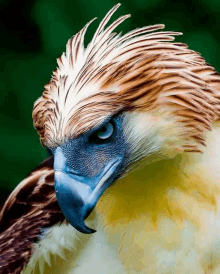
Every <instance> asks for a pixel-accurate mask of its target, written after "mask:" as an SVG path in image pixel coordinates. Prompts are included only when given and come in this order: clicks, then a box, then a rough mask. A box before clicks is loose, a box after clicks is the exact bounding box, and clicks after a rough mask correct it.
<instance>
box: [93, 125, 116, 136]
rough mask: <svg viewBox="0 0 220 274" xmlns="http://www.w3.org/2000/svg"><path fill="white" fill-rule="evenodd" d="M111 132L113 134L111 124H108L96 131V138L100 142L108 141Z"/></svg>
mask: <svg viewBox="0 0 220 274" xmlns="http://www.w3.org/2000/svg"><path fill="white" fill-rule="evenodd" d="M113 132H114V126H113V124H112V123H111V122H108V123H107V124H106V125H104V126H103V127H102V128H100V129H99V130H98V131H96V136H97V137H98V138H99V139H101V140H105V139H108V138H109V137H110V136H111V135H112V134H113Z"/></svg>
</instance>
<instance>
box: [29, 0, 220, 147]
mask: <svg viewBox="0 0 220 274" xmlns="http://www.w3.org/2000/svg"><path fill="white" fill-rule="evenodd" d="M119 6H120V5H119V4H118V5H116V6H115V7H113V8H112V9H111V10H110V11H109V12H108V13H107V15H106V16H105V18H104V19H103V20H102V21H101V23H100V25H99V27H98V28H97V31H96V32H95V34H94V37H93V39H92V41H91V42H90V44H89V45H88V46H87V48H86V49H84V46H83V44H84V42H83V40H84V36H85V32H86V29H87V27H88V24H87V25H86V26H85V27H84V28H83V29H82V30H81V31H80V32H79V33H77V34H76V35H75V36H74V37H72V38H71V39H70V40H69V41H68V43H67V48H66V53H63V54H62V56H61V57H60V58H59V59H58V65H59V68H58V69H57V70H56V71H55V73H54V75H53V77H52V79H51V81H50V83H49V84H48V85H46V86H45V91H44V92H43V95H42V97H40V98H39V99H38V100H37V101H36V103H35V106H34V110H33V120H34V125H35V128H36V129H37V131H38V133H39V135H40V138H41V140H42V142H43V143H44V144H45V145H47V146H56V145H57V144H59V143H62V142H64V141H65V140H66V139H68V138H69V137H71V138H75V137H77V136H78V135H79V134H82V133H84V132H86V131H88V130H89V129H91V128H93V127H94V126H97V125H98V124H100V123H101V122H102V121H103V120H105V119H106V116H108V115H112V114H114V113H117V112H119V111H122V110H123V111H148V112H150V111H157V112H158V113H160V112H161V110H162V111H163V110H164V109H166V110H167V111H168V113H169V115H170V116H174V117H175V118H176V121H181V119H179V118H182V115H181V116H180V117H179V116H178V112H179V111H182V112H184V113H189V114H190V115H187V120H182V122H180V123H179V124H177V125H176V126H178V127H180V129H181V130H180V131H181V134H182V133H183V130H184V131H185V134H182V136H185V138H191V137H190V136H197V135H198V136H200V135H201V131H202V134H203V135H205V132H206V131H207V130H208V129H210V128H211V125H212V123H213V122H214V121H215V120H218V119H219V116H220V75H219V74H218V73H217V72H216V71H215V69H214V68H213V67H211V66H210V65H208V64H207V63H206V62H205V60H204V59H203V58H202V57H201V56H200V54H199V53H197V52H195V51H193V50H190V49H188V48H187V45H186V44H182V43H179V42H178V43H173V42H172V41H173V40H174V37H173V36H174V35H180V34H181V33H179V32H173V31H170V32H169V31H159V32H157V31H158V30H160V29H163V28H164V25H162V24H160V25H154V26H148V27H143V28H140V29H136V30H133V31H130V32H128V33H127V34H125V35H123V36H120V34H118V35H117V34H116V33H115V32H113V31H114V29H115V27H117V26H118V25H119V24H120V23H121V22H122V21H124V20H125V19H126V18H127V17H129V16H122V17H120V18H119V19H117V20H116V21H115V22H113V23H112V24H111V25H110V26H109V27H107V28H105V26H106V24H107V23H108V21H109V20H110V18H111V16H112V14H113V13H114V12H115V11H116V10H117V8H118V7H119ZM192 113H193V115H192ZM198 115H202V116H204V117H206V119H205V121H204V120H202V119H195V117H197V116H198ZM189 125H190V126H189ZM198 128H199V129H200V130H198ZM179 137H180V138H181V136H178V138H179ZM198 140H199V138H191V142H193V144H191V145H196V143H201V142H198ZM203 143H204V144H205V142H203ZM182 150H186V148H185V146H184V147H182Z"/></svg>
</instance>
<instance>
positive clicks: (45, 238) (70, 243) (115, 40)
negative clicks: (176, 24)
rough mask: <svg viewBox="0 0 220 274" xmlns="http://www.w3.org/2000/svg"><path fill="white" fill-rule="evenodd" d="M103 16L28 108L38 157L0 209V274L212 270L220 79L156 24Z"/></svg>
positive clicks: (219, 233) (218, 241)
mask: <svg viewBox="0 0 220 274" xmlns="http://www.w3.org/2000/svg"><path fill="white" fill-rule="evenodd" d="M119 6H120V4H117V5H116V6H114V7H113V8H112V9H111V10H110V11H109V12H108V13H107V15H106V16H105V17H104V19H103V20H102V21H101V23H100V24H99V26H98V28H97V30H96V31H95V33H94V35H93V38H92V39H91V41H90V43H89V44H88V45H87V46H86V47H85V46H84V36H85V33H86V30H87V28H88V26H89V25H90V23H91V22H92V21H93V20H94V19H93V20H92V21H90V22H89V23H88V24H86V25H85V27H84V28H83V29H82V30H81V31H79V32H78V33H77V34H76V35H74V36H73V37H72V38H70V40H69V41H68V42H67V46H66V52H65V53H63V54H62V55H61V57H60V58H59V59H58V60H57V62H58V68H57V69H56V71H55V72H54V73H53V75H52V78H51V80H50V82H49V84H47V85H46V86H45V89H44V92H43V94H42V96H41V97H40V98H39V99H37V101H36V102H35V104H34V108H33V122H34V127H35V128H36V130H37V132H38V134H39V136H40V141H41V144H42V146H43V147H44V148H45V149H47V152H48V158H47V159H46V160H45V161H44V162H43V163H42V164H40V165H39V166H38V167H37V168H36V169H34V170H33V171H32V172H31V173H30V174H29V175H28V176H27V177H26V178H25V179H24V180H23V181H22V182H20V183H19V184H18V186H17V187H16V188H15V189H14V191H13V192H12V193H11V195H10V196H9V197H8V199H7V200H6V202H5V203H4V205H3V206H2V209H1V212H0V273H2V274H3V273H4V274H6V273H8V274H12V273H13V274H18V273H23V274H29V273H36V274H37V273H41V274H43V273H44V274H47V273H53V274H58V273H62V274H82V273H91V274H103V273H106V274H125V273H129V274H168V273H170V274H186V273H198V274H219V273H220V203H219V201H220V199H219V198H220V168H219V163H220V141H219V140H220V139H219V138H220V137H219V136H220V124H219V118H220V75H219V73H218V72H216V70H215V69H214V68H213V67H212V66H211V65H209V64H207V63H206V62H205V60H204V58H203V57H201V55H200V54H199V53H197V52H195V51H193V50H190V49H189V48H188V47H187V45H186V44H183V43H177V42H174V36H175V35H180V34H181V33H179V32H172V31H163V30H162V29H163V28H164V25H162V24H159V25H152V26H147V27H142V28H137V29H135V30H132V31H130V32H128V33H126V34H123V35H122V34H121V33H116V32H115V31H114V30H115V28H116V27H117V26H118V25H120V24H121V23H122V22H123V21H124V20H125V19H127V18H128V17H129V16H130V15H125V16H121V17H120V18H119V19H117V20H116V21H114V22H113V23H111V24H109V25H108V26H106V25H107V24H108V22H109V20H110V18H111V16H112V15H113V14H114V13H115V11H116V10H117V8H118V7H119Z"/></svg>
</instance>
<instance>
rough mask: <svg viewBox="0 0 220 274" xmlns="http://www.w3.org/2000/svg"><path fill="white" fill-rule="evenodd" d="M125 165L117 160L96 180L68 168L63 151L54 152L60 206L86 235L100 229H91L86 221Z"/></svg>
mask: <svg viewBox="0 0 220 274" xmlns="http://www.w3.org/2000/svg"><path fill="white" fill-rule="evenodd" d="M121 162H122V158H121V157H115V158H114V159H113V160H111V161H110V162H109V163H107V164H106V165H105V166H104V167H103V169H102V171H101V172H99V174H97V175H95V176H94V177H88V176H87V177H86V176H81V175H80V174H78V173H77V171H75V170H73V169H71V168H70V167H68V165H67V163H66V159H65V157H64V155H63V153H62V150H61V149H60V148H57V149H56V151H55V153H54V170H55V190H56V196H57V200H58V204H59V206H60V208H61V210H62V212H63V214H64V215H65V217H66V219H67V220H68V221H69V223H70V224H71V225H72V226H73V227H74V228H76V229H77V230H78V231H80V232H82V233H86V234H90V233H94V232H96V230H94V229H91V228H89V227H87V226H86V225H85V223H84V220H85V219H86V218H87V217H88V216H89V214H90V213H91V211H92V210H93V208H94V207H95V205H96V204H97V202H98V200H99V198H100V196H101V195H102V194H103V192H104V191H105V190H106V189H107V188H108V187H109V186H110V184H111V183H112V182H113V181H114V180H115V178H116V177H117V174H118V169H119V168H120V164H121Z"/></svg>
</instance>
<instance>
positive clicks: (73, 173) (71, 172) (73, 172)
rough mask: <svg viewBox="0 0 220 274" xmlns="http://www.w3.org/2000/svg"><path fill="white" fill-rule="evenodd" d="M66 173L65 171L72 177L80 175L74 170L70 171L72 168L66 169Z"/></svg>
mask: <svg viewBox="0 0 220 274" xmlns="http://www.w3.org/2000/svg"><path fill="white" fill-rule="evenodd" d="M66 171H67V172H68V173H70V174H72V175H77V176H80V173H79V172H78V171H76V170H74V169H72V168H70V167H67V168H66Z"/></svg>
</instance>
